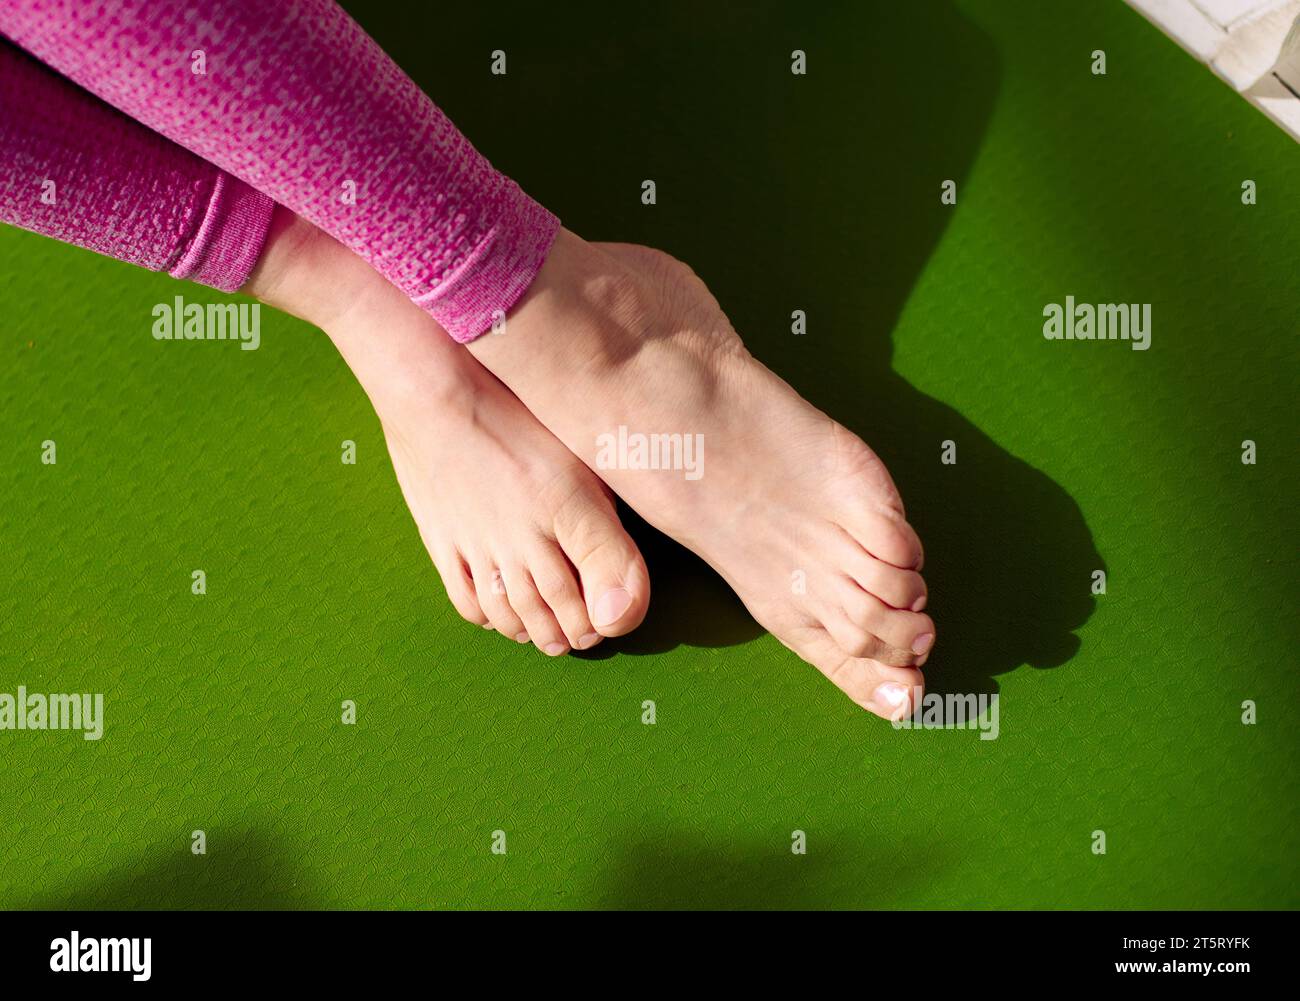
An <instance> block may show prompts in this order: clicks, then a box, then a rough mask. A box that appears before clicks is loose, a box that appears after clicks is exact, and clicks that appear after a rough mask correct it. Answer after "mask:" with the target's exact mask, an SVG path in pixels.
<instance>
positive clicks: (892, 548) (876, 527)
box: [843, 507, 925, 570]
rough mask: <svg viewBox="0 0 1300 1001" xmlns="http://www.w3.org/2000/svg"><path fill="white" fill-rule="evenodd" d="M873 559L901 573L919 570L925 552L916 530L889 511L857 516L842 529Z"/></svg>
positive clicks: (892, 509)
mask: <svg viewBox="0 0 1300 1001" xmlns="http://www.w3.org/2000/svg"><path fill="white" fill-rule="evenodd" d="M843 527H844V528H845V529H846V530H847V531H848V533H849V534H850V535H851V536H853V538H854V539H856V540H857V542H858V544H859V545H861V546H862V548H863V549H865V550H866V551H867V552H868V553H870V554H871V555H872V556H874V557H875V558H876V559H878V560H880V561H882V562H884V563H889V564H891V565H892V566H895V567H900V568H901V569H904V570H920V569H921V567H922V566H924V565H925V551H924V550H923V549H922V548H921V539H920V537H918V536H917V534H916V530H915V529H914V528H912V526H911V525H909V524H908V523H907V519H906V518H904V517H903V516H902V515H901V514H899V513H898V511H896V510H895V509H894V508H892V507H881V508H877V509H868V510H863V511H860V512H858V514H857V516H856V517H855V518H853V519H852V523H851V524H845V525H844V526H843Z"/></svg>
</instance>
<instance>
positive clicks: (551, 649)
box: [542, 643, 568, 657]
mask: <svg viewBox="0 0 1300 1001" xmlns="http://www.w3.org/2000/svg"><path fill="white" fill-rule="evenodd" d="M542 649H543V650H544V651H545V652H546V653H547V655H548V656H551V657H558V656H559V655H560V654H562V653H564V651H565V650H567V649H568V648H567V647H566V646H565V645H564V644H563V643H547V644H546V646H544V647H542Z"/></svg>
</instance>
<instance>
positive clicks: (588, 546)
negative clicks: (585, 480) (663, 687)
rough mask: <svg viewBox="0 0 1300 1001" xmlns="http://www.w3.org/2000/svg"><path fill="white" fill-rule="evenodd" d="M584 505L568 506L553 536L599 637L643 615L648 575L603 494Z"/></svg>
mask: <svg viewBox="0 0 1300 1001" xmlns="http://www.w3.org/2000/svg"><path fill="white" fill-rule="evenodd" d="M584 504H585V506H583V507H582V509H581V510H575V509H574V506H573V505H570V506H569V507H568V508H566V510H565V511H564V512H563V513H562V516H561V517H559V518H557V519H556V526H555V527H556V539H557V541H558V542H559V544H560V547H561V548H562V549H563V550H564V555H565V556H566V557H567V558H568V561H569V562H570V563H571V564H573V566H574V567H576V568H577V571H578V578H579V581H580V583H581V587H582V596H583V600H584V602H585V603H586V607H587V615H588V618H589V620H590V622H591V624H592V626H593V627H594V628H595V631H596V632H597V633H599V634H600V635H601V636H622V635H624V634H625V633H628V632H631V631H632V630H633V629H635V628H636V627H637V626H638V625H640V624H641V620H642V619H644V618H645V613H646V609H647V608H648V607H649V605H650V575H649V573H647V571H646V567H645V560H644V559H642V558H641V553H640V551H639V550H638V549H637V547H636V543H634V542H633V541H632V538H631V536H629V535H628V534H627V532H625V531H624V530H623V526H622V524H621V523H620V522H619V520H618V515H617V514H616V513H615V511H614V505H613V504H612V503H611V502H610V501H609V500H608V498H606V497H605V496H604V495H603V494H597V495H596V496H595V497H588V498H587V499H586V500H585V501H584Z"/></svg>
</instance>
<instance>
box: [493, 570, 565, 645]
mask: <svg viewBox="0 0 1300 1001" xmlns="http://www.w3.org/2000/svg"><path fill="white" fill-rule="evenodd" d="M502 576H503V577H504V579H505V584H506V597H508V598H509V599H510V607H511V608H513V609H514V610H515V614H516V615H518V616H519V618H520V619H522V620H523V623H524V629H525V630H526V631H527V633H528V637H529V639H531V640H532V641H533V645H534V646H536V647H537V649H538V650H541V651H542V653H544V654H546V655H547V656H550V657H558V656H559V655H560V654H562V653H568V652H569V641H568V640H567V639H566V638H565V636H564V631H563V630H562V629H561V628H560V624H559V623H558V622H556V621H555V616H554V615H552V614H551V609H550V606H548V605H547V604H546V602H545V601H543V600H542V596H541V595H540V594H539V593H538V591H537V584H536V582H535V581H534V580H533V576H532V574H531V573H529V572H528V570H527V569H526V568H525V567H523V566H508V567H507V568H506V569H504V570H502Z"/></svg>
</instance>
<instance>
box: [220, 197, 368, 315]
mask: <svg viewBox="0 0 1300 1001" xmlns="http://www.w3.org/2000/svg"><path fill="white" fill-rule="evenodd" d="M371 279H372V272H371V270H370V267H369V266H368V265H367V264H366V263H365V262H364V261H362V260H361V259H360V258H359V257H357V256H356V255H354V254H352V253H351V252H350V251H349V250H348V249H347V248H346V247H344V246H343V245H342V244H340V243H339V242H338V241H336V240H334V239H333V238H332V237H330V236H329V235H328V234H326V233H325V232H324V231H323V230H321V229H318V228H317V227H316V226H313V225H312V224H311V223H309V222H308V221H307V220H306V219H303V218H302V217H301V216H299V215H297V214H296V213H294V212H291V211H290V210H289V209H286V208H285V207H284V206H282V205H277V206H276V207H275V212H274V213H273V215H272V217H271V226H270V230H269V232H268V233H267V236H266V243H265V245H264V247H263V248H262V255H261V257H259V258H258V261H257V266H256V267H254V268H253V272H252V274H250V275H249V277H248V281H247V282H245V283H244V287H243V288H242V289H241V290H240V291H242V292H243V293H244V294H245V295H249V296H252V297H253V298H254V299H257V300H258V301H259V302H262V303H265V304H266V305H268V306H272V307H274V308H276V309H279V310H283V311H284V312H286V313H288V314H289V315H290V316H296V317H297V318H298V319H300V320H306V321H307V322H308V323H311V324H314V325H315V326H318V327H321V328H323V329H328V328H329V327H331V326H332V325H333V324H335V323H336V322H337V321H338V320H339V319H340V317H342V316H343V315H344V314H345V313H346V312H347V311H348V309H349V308H350V307H351V306H352V305H353V304H354V303H355V301H356V299H357V296H358V293H359V292H360V291H361V290H362V288H363V287H364V286H365V285H366V283H367V282H368V281H369V280H371Z"/></svg>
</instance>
